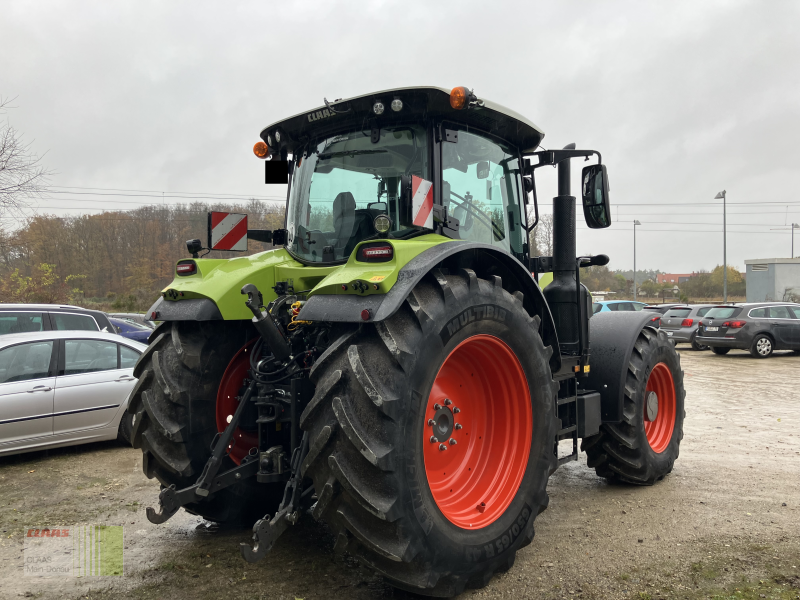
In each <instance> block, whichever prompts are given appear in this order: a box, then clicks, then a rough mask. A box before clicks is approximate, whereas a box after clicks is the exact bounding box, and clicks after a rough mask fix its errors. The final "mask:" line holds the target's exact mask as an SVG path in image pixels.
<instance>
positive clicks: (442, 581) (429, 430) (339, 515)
mask: <svg viewBox="0 0 800 600" xmlns="http://www.w3.org/2000/svg"><path fill="white" fill-rule="evenodd" d="M538 329H539V318H538V317H533V318H531V317H530V316H529V315H528V313H527V312H526V311H525V310H524V309H523V307H522V294H521V293H519V292H517V293H515V294H514V295H511V294H509V293H508V292H507V291H505V290H504V289H503V288H502V282H501V281H500V278H499V277H494V278H492V281H491V282H490V281H485V280H482V279H478V278H477V277H476V275H475V273H474V272H472V271H471V270H466V269H464V270H460V271H459V272H458V274H455V275H452V274H448V273H447V272H446V271H444V270H439V269H436V270H434V272H433V273H431V274H429V275H427V276H426V277H425V278H424V279H423V281H422V282H421V283H419V284H418V285H417V286H416V287H415V288H414V289H413V291H412V292H411V294H410V296H409V297H408V299H407V301H406V302H405V303H404V305H403V306H401V308H400V309H399V310H398V312H397V313H395V314H394V315H393V316H392V317H390V318H389V319H387V320H385V321H383V322H381V323H376V324H365V325H363V326H361V327H360V328H359V329H357V330H353V331H351V332H350V333H347V334H345V335H343V336H341V337H340V338H339V339H337V340H336V341H335V342H334V343H333V344H332V345H331V346H330V348H329V349H328V350H327V351H326V352H325V354H323V355H322V356H321V357H320V359H319V360H318V361H317V363H316V364H315V365H314V368H313V370H312V372H311V377H312V379H313V381H314V383H315V384H316V392H315V395H314V398H313V399H312V400H311V402H310V403H309V405H308V407H307V408H306V410H305V411H304V412H303V415H302V417H301V427H302V428H303V429H304V430H306V431H307V432H308V434H309V436H310V450H309V453H308V456H307V458H306V459H305V461H304V463H303V465H302V466H301V468H302V472H303V473H304V474H305V475H306V476H307V477H310V478H311V479H312V480H313V482H314V487H315V490H316V493H317V498H318V499H317V502H316V504H315V505H314V506H313V507H312V514H313V515H314V517H315V518H317V519H321V520H324V521H326V522H327V523H329V524H330V525H331V526H332V528H333V529H334V531H335V533H336V534H337V536H338V538H337V544H336V547H337V549H339V550H344V549H346V550H347V551H348V552H350V553H351V554H352V555H354V556H356V557H357V558H358V559H359V560H361V561H362V562H364V563H365V564H367V565H368V566H370V567H372V568H373V569H375V570H376V571H377V572H379V573H381V574H382V575H383V576H385V577H386V578H387V579H388V580H389V581H390V582H391V583H392V584H393V585H395V586H397V587H400V588H402V589H405V590H409V591H413V592H416V593H421V594H425V595H430V596H443V597H449V596H453V595H455V594H458V593H460V592H461V591H462V590H463V589H464V588H465V587H467V586H470V587H482V586H484V585H486V584H487V583H488V582H489V580H490V579H491V577H492V576H493V574H494V573H495V572H498V571H505V570H507V569H508V568H510V567H511V565H512V564H513V562H514V558H515V555H516V552H517V550H519V549H520V548H522V547H523V546H525V545H527V544H528V543H530V542H531V540H532V539H533V535H534V529H533V522H534V519H535V517H536V516H537V515H538V514H539V513H540V512H541V511H543V510H544V509H545V508H546V506H547V503H548V496H547V492H546V486H547V480H548V477H549V475H550V473H551V472H552V471H553V470H554V469H555V466H556V458H555V454H554V447H553V440H554V439H555V432H556V419H555V417H554V414H553V411H554V406H555V396H556V393H557V386H556V384H555V383H554V382H553V379H552V374H551V372H550V367H549V362H548V361H549V358H550V355H551V353H552V350H551V349H550V348H545V347H544V346H543V344H542V340H541V337H540V335H539V332H538ZM457 424H458V425H461V427H458V426H457ZM432 438H437V439H435V440H433V439H432ZM451 439H452V442H451ZM453 442H455V443H453Z"/></svg>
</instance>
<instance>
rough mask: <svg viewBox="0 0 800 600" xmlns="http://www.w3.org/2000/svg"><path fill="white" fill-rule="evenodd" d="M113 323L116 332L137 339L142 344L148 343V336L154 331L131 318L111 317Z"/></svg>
mask: <svg viewBox="0 0 800 600" xmlns="http://www.w3.org/2000/svg"><path fill="white" fill-rule="evenodd" d="M111 323H112V325H114V328H115V329H116V332H117V333H118V334H120V335H121V336H122V337H126V338H128V339H129V340H136V341H137V342H141V343H142V344H147V338H149V337H150V334H151V333H153V330H152V329H150V328H149V327H146V326H145V325H140V324H139V323H136V322H135V321H131V320H130V319H115V318H114V317H111Z"/></svg>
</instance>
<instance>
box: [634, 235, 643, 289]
mask: <svg viewBox="0 0 800 600" xmlns="http://www.w3.org/2000/svg"><path fill="white" fill-rule="evenodd" d="M637 225H641V223H639V221H634V222H633V299H634V300H636V226H637Z"/></svg>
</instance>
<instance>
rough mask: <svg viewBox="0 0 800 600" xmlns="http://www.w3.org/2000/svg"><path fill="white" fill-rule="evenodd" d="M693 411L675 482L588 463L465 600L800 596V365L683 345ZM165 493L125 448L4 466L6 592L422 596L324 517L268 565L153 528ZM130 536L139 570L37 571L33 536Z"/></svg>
mask: <svg viewBox="0 0 800 600" xmlns="http://www.w3.org/2000/svg"><path fill="white" fill-rule="evenodd" d="M681 359H682V364H683V368H684V370H685V372H686V389H687V403H686V410H687V417H686V423H685V437H684V440H683V443H682V446H681V456H680V458H679V460H678V461H677V462H676V464H675V469H674V471H673V473H672V474H671V475H669V476H667V477H666V478H665V479H664V481H662V482H660V483H658V484H657V485H655V486H652V487H647V488H635V487H627V486H611V485H608V484H607V483H605V481H603V480H601V479H599V478H597V477H596V476H595V474H594V472H593V471H592V470H590V469H588V468H587V467H586V464H585V462H586V461H585V456H584V455H581V457H580V460H579V461H578V462H576V463H570V464H568V465H565V466H563V467H561V468H560V469H559V470H558V471H557V472H556V473H555V474H554V475H553V477H552V478H551V480H550V485H549V491H550V498H551V501H550V507H549V509H548V510H547V511H545V512H544V513H543V514H542V515H540V517H539V518H538V520H537V522H536V530H537V535H536V538H535V539H534V541H533V543H532V544H531V545H530V546H528V547H527V548H525V549H524V550H522V551H521V552H520V553H519V554H518V556H517V562H516V565H515V566H514V568H512V569H511V570H510V571H509V572H508V573H506V574H503V575H500V576H497V577H495V578H494V579H493V580H492V582H491V583H490V584H489V586H488V587H486V588H484V589H482V590H476V591H470V592H467V593H465V594H463V595H462V596H461V597H462V598H635V599H639V600H646V599H651V600H654V599H656V598H690V599H694V598H737V599H738V598H782V599H789V598H793V599H797V598H800V569H798V567H800V387H799V386H798V383H799V382H800V377H799V375H798V374H800V369H798V367H800V356H797V355H792V354H783V353H779V354H776V355H775V356H773V357H772V358H770V359H768V360H756V359H752V358H750V356H749V355H747V354H745V353H743V352H738V351H733V352H731V354H729V355H727V356H715V355H714V354H712V353H710V352H702V353H700V352H692V351H691V350H683V349H681ZM157 493H158V489H157V485H156V484H155V483H154V482H153V481H150V480H147V479H146V478H145V477H144V476H143V475H142V472H141V453H140V452H139V451H138V450H132V449H127V448H123V447H121V446H119V445H116V444H114V443H106V444H92V445H87V446H82V447H77V448H69V449H62V450H55V451H50V452H37V453H32V454H27V455H21V456H16V457H7V458H0V532H2V537H0V597H2V598H20V597H35V598H75V599H77V598H170V599H172V600H184V599H195V598H228V597H230V598H237V599H247V598H287V599H289V600H292V599H296V598H359V599H360V598H409V597H412V596H410V595H408V594H405V593H402V592H399V591H396V590H394V589H393V588H391V587H389V586H387V585H386V584H385V583H384V582H383V581H382V580H381V579H380V578H379V577H376V576H374V575H372V574H371V573H370V572H369V571H367V570H365V569H363V568H361V567H360V566H358V564H356V563H355V562H354V561H352V560H350V559H349V558H348V557H336V556H335V555H334V554H333V551H332V547H333V540H332V539H331V537H330V536H329V535H328V533H327V532H326V530H325V528H324V527H322V526H319V525H317V524H315V523H313V521H312V520H311V519H310V517H309V518H307V519H305V520H304V521H302V522H301V523H300V524H299V525H298V526H296V527H295V528H293V529H292V530H290V531H289V532H287V533H286V534H285V535H284V536H283V537H282V538H281V539H280V540H279V541H278V543H277V544H276V547H275V549H274V550H273V552H272V553H271V554H270V555H268V557H267V558H265V559H264V560H263V561H262V562H261V563H259V564H257V565H248V564H246V563H245V562H244V561H243V560H242V559H241V558H240V556H239V552H238V548H237V546H238V543H239V542H241V541H247V540H249V537H250V534H249V532H248V531H246V530H236V531H233V530H225V529H220V528H216V527H215V526H213V525H210V524H208V523H206V522H204V521H202V520H200V519H198V518H197V517H193V516H192V515H189V514H186V513H184V512H181V513H179V514H178V515H176V516H175V517H173V519H172V520H170V521H168V522H167V523H166V524H164V525H159V526H156V525H152V524H151V523H149V522H148V521H147V519H146V517H145V515H144V506H147V505H154V504H155V502H156V497H157ZM74 523H92V524H109V525H120V524H122V525H124V526H125V576H124V577H86V578H80V579H78V578H61V577H59V578H39V577H24V576H23V574H22V573H23V571H22V566H23V555H22V554H23V553H22V544H23V531H24V529H25V528H26V527H28V526H55V525H70V524H74Z"/></svg>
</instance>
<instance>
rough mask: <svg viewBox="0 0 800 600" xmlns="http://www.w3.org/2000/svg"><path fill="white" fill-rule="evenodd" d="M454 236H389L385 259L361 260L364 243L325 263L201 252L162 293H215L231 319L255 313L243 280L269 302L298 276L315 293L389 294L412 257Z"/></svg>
mask: <svg viewBox="0 0 800 600" xmlns="http://www.w3.org/2000/svg"><path fill="white" fill-rule="evenodd" d="M376 241H377V240H369V241H366V242H363V243H375V242H376ZM380 241H384V240H380ZM450 241H452V240H450V239H449V238H446V237H443V236H440V235H436V234H427V235H422V236H419V237H415V238H412V239H410V240H386V243H387V244H389V245H391V246H392V247H393V248H394V253H393V256H392V259H391V260H390V261H388V262H385V263H363V262H359V261H357V260H356V259H355V257H356V256H357V253H358V247H356V249H355V251H354V252H353V253H352V254H351V256H350V258H349V260H348V261H347V263H345V264H344V265H336V266H325V267H314V266H306V265H304V264H302V263H300V262H298V261H296V260H295V259H294V258H292V256H291V255H290V254H289V253H288V252H287V251H286V249H284V248H278V249H276V250H269V251H267V252H262V253H260V254H253V255H251V256H240V257H236V258H231V259H228V260H225V259H202V258H200V259H195V260H194V262H195V263H196V264H197V273H195V274H194V275H187V276H177V275H176V277H175V279H174V280H173V281H172V283H170V284H169V285H168V286H167V287H166V288H164V290H162V296H163V297H164V300H165V301H174V302H180V301H181V300H190V299H196V298H204V299H209V300H212V301H213V302H214V303H215V304H216V305H217V308H219V311H220V313H221V314H222V318H223V319H225V320H226V321H236V320H243V319H247V320H249V319H250V318H251V317H252V316H253V314H252V313H251V312H250V310H249V309H248V308H247V307H246V306H245V304H244V301H245V298H244V296H242V294H241V289H242V286H243V285H245V284H246V283H252V284H254V285H255V286H256V287H257V288H258V289H259V290H260V291H261V293H262V294H263V295H264V302H265V303H267V302H270V301H271V300H274V299H275V298H276V294H275V292H274V290H273V289H272V288H273V286H274V285H275V282H276V281H288V280H292V284H293V287H294V289H295V291H298V292H300V291H308V293H309V296H311V295H313V294H318V293H321V294H348V295H357V296H363V295H368V294H385V293H386V292H388V291H389V290H390V289H391V288H392V286H393V285H394V284H395V282H396V281H397V273H398V272H399V271H400V269H402V268H403V267H404V266H405V265H406V263H408V262H409V261H410V260H412V259H413V258H414V257H416V256H418V255H419V254H420V253H422V252H424V251H425V250H427V249H428V248H431V247H433V246H436V245H438V244H442V243H444V242H450ZM342 286H345V287H346V288H347V289H346V290H345V289H343V288H342ZM354 286H355V287H354ZM364 287H368V289H366V290H365V289H364ZM376 288H377V289H376Z"/></svg>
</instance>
